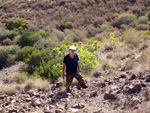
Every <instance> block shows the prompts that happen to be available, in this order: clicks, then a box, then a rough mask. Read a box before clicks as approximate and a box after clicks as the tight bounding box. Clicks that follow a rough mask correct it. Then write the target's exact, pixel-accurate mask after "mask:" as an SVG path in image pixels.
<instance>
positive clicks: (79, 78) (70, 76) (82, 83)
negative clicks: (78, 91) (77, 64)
mask: <svg viewBox="0 0 150 113" xmlns="http://www.w3.org/2000/svg"><path fill="white" fill-rule="evenodd" d="M74 77H75V78H76V79H77V81H78V82H79V84H80V86H81V87H86V85H85V81H84V80H83V77H82V76H81V75H80V74H79V73H75V74H66V90H70V85H71V83H72V81H73V78H74Z"/></svg>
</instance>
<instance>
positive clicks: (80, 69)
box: [78, 61, 81, 72]
mask: <svg viewBox="0 0 150 113" xmlns="http://www.w3.org/2000/svg"><path fill="white" fill-rule="evenodd" d="M78 69H79V72H81V69H80V65H79V61H78Z"/></svg>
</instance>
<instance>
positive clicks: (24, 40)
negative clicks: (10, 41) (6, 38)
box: [18, 32, 41, 47]
mask: <svg viewBox="0 0 150 113" xmlns="http://www.w3.org/2000/svg"><path fill="white" fill-rule="evenodd" d="M40 38H41V35H40V34H38V33H34V32H25V33H23V34H22V35H21V37H20V39H19V40H18V44H19V45H20V46H21V47H24V46H33V45H34V43H35V42H37V41H38V40H39V39H40Z"/></svg>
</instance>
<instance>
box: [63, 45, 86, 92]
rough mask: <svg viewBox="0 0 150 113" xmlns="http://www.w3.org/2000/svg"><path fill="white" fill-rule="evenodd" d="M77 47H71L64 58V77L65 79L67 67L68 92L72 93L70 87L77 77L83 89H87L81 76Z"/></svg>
mask: <svg viewBox="0 0 150 113" xmlns="http://www.w3.org/2000/svg"><path fill="white" fill-rule="evenodd" d="M75 51H76V47H75V46H74V45H72V46H70V47H69V54H67V55H66V56H65V57H64V60H63V67H62V77H63V79H64V77H65V72H64V70H65V66H66V91H70V85H71V83H72V81H73V78H74V77H75V78H76V79H77V81H78V82H79V84H80V86H81V87H82V88H87V86H86V84H85V81H84V80H83V78H82V76H81V75H80V72H81V70H80V66H79V57H78V55H77V54H76V53H75Z"/></svg>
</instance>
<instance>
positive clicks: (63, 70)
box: [62, 63, 66, 78]
mask: <svg viewBox="0 0 150 113" xmlns="http://www.w3.org/2000/svg"><path fill="white" fill-rule="evenodd" d="M65 66H66V64H65V63H63V66H62V77H63V78H64V77H65Z"/></svg>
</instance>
